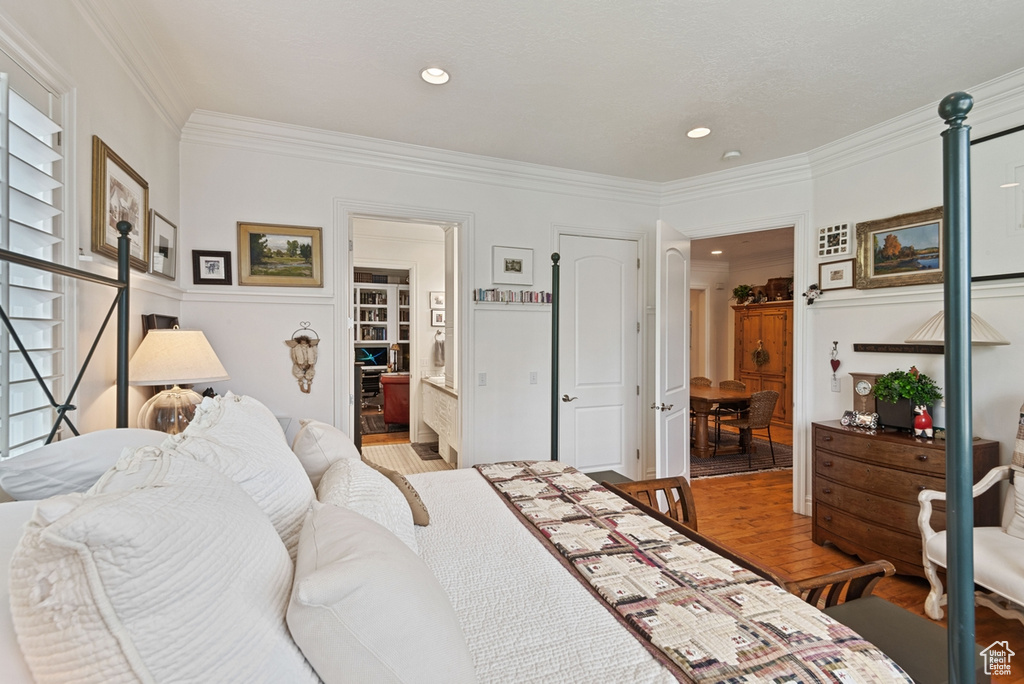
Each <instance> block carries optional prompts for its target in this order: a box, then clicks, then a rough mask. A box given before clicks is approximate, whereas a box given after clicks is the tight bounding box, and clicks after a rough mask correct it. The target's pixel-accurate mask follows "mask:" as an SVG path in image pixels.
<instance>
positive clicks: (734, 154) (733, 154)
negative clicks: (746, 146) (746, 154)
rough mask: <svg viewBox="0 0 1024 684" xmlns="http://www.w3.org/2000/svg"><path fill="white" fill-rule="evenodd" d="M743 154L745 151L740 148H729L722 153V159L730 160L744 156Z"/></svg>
mask: <svg viewBox="0 0 1024 684" xmlns="http://www.w3.org/2000/svg"><path fill="white" fill-rule="evenodd" d="M742 154H743V153H742V152H740V151H739V150H728V151H726V153H725V154H723V155H722V160H723V161H729V160H730V159H739V158H740V156H742Z"/></svg>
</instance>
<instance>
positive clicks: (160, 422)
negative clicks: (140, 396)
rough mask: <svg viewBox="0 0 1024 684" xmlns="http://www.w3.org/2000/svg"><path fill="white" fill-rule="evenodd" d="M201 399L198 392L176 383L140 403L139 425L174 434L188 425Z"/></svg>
mask: <svg viewBox="0 0 1024 684" xmlns="http://www.w3.org/2000/svg"><path fill="white" fill-rule="evenodd" d="M202 401H203V397H202V396H201V395H200V394H199V393H198V392H195V391H193V390H191V389H182V388H181V387H178V386H177V385H175V386H174V387H172V388H171V389H167V390H164V391H162V392H158V393H157V394H156V395H155V396H153V397H152V398H150V399H149V401H147V402H146V403H145V404H143V405H142V410H141V411H139V427H140V428H147V429H149V430H160V431H161V432H166V433H167V434H170V435H176V434H178V433H179V432H181V431H182V430H184V429H185V428H186V427H188V424H189V423H190V422H191V421H192V418H194V417H195V415H196V406H198V405H199V404H200V403H201V402H202Z"/></svg>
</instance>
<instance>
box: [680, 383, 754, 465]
mask: <svg viewBox="0 0 1024 684" xmlns="http://www.w3.org/2000/svg"><path fill="white" fill-rule="evenodd" d="M750 395H751V393H750V392H749V391H748V390H736V389H724V388H722V387H690V410H691V411H693V418H694V430H693V447H692V448H691V449H690V453H691V454H693V455H694V456H695V457H697V458H710V457H711V456H713V455H715V453H716V449H715V446H714V444H713V443H712V442H711V439H710V438H709V436H708V432H709V430H708V418H709V416H710V415H711V412H712V411H714V409H715V407H717V406H719V405H721V404H730V405H733V404H738V405H740V406H746V405H748V404H749V403H750ZM753 449H754V444H753V439H752V438H751V435H750V430H740V441H739V444H738V445H736V446H729V447H723V448H719V449H718V450H717V453H719V454H746V453H750V452H751V451H752V450H753Z"/></svg>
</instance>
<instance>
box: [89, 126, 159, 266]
mask: <svg viewBox="0 0 1024 684" xmlns="http://www.w3.org/2000/svg"><path fill="white" fill-rule="evenodd" d="M148 219H149V183H147V182H146V181H145V180H144V179H143V178H142V176H140V175H139V174H138V173H136V172H135V170H134V169H132V167H130V166H128V164H127V163H125V161H124V160H123V159H121V157H119V156H117V153H116V152H114V151H113V150H112V149H110V148H109V147H107V144H106V143H105V142H103V141H102V140H100V138H99V136H96V135H94V136H93V137H92V251H94V252H96V253H97V254H102V255H103V256H107V257H110V258H111V259H117V238H118V232H117V224H118V222H120V221H127V222H128V223H130V224H132V231H131V233H130V234H129V236H130V237H131V251H130V254H131V257H130V262H131V266H132V268H134V269H136V270H139V271H142V272H143V273H145V272H146V270H147V269H148V268H149V230H148V227H147V225H146V224H147V221H148Z"/></svg>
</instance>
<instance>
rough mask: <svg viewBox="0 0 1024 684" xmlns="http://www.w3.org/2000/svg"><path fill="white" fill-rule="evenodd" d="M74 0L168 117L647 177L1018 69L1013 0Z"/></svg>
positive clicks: (811, 139)
mask: <svg viewBox="0 0 1024 684" xmlns="http://www.w3.org/2000/svg"><path fill="white" fill-rule="evenodd" d="M78 2H79V5H80V6H84V7H86V8H92V11H96V12H98V13H100V14H102V15H103V16H104V17H106V18H107V19H106V21H107V23H111V22H112V23H116V24H117V25H118V26H119V27H120V29H121V31H122V33H123V34H125V35H127V36H128V37H129V39H130V41H129V42H133V43H134V47H132V46H129V47H128V48H127V49H129V50H131V51H133V52H134V53H135V55H136V57H137V58H138V59H140V60H142V61H149V62H151V64H149V65H148V66H147V68H146V69H145V70H144V71H145V73H148V74H150V75H153V74H156V75H157V76H156V78H158V79H159V80H162V81H166V83H162V84H161V85H160V86H159V90H161V91H162V92H167V93H173V94H174V95H173V96H174V97H175V98H177V99H178V100H180V104H181V111H186V112H191V111H192V110H193V109H196V108H199V109H207V110H213V111H217V112H224V113H229V114H235V115H240V116H246V117H255V118H260V119H267V120H272V121H277V122H282V123H287V124H296V125H301V126H310V127H314V128H320V129H328V130H332V131H340V132H344V133H351V134H356V135H362V136H369V137H373V138H381V139H386V140H394V141H399V142H404V143H412V144H416V145H422V146H427V147H435V148H441V149H445V150H452V151H457V152H465V153H471V154H476V155H485V156H490V157H498V158H503V159H509V160H516V161H521V162H529V163H534V164H544V165H550V166H555V167H563V168H568V169H575V170H580V171H588V172H596V173H601V174H609V175H614V176H622V177H627V178H633V179H641V180H649V181H670V180H676V179H681V178H687V177H691V176H696V175H700V174H705V173H709V172H713V171H718V170H722V169H725V168H730V167H733V166H736V165H737V164H747V163H751V162H758V161H765V160H770V159H775V158H780V157H785V156H789V155H793V154H800V153H804V152H808V151H810V150H813V149H815V148H817V147H820V146H821V145H824V144H826V143H829V142H832V141H835V140H837V139H840V138H842V137H845V136H847V135H850V134H853V133H855V132H857V131H861V130H863V129H865V128H868V127H870V126H872V125H874V124H878V123H881V122H883V121H886V120H888V119H891V118H893V117H895V116H898V115H900V114H903V113H906V112H909V111H911V110H914V109H917V108H919V107H924V106H934V105H935V104H937V102H938V101H939V100H940V99H941V98H942V97H943V96H945V95H946V94H948V93H949V92H951V91H954V90H959V89H965V88H969V87H971V86H975V85H978V84H980V83H983V82H985V81H987V80H990V79H992V78H994V77H996V76H999V75H1002V74H1005V73H1008V72H1010V71H1013V70H1016V69H1018V68H1021V67H1024V41H1022V40H1021V38H1020V26H1021V24H1022V22H1024V3H1021V2H1020V0H976V1H974V2H963V0H901V1H900V2H893V1H892V0H858V2H836V1H835V0H831V1H825V2H823V1H822V0H787V1H786V2H764V1H763V0H731V1H730V2H715V1H714V0H643V1H637V0H558V1H557V2H556V1H553V0H514V1H511V2H510V1H509V0H474V1H473V2H467V1H465V0H462V1H455V0H390V1H388V2H367V1H365V0H364V1H362V2H356V1H354V0H294V1H292V2H281V0H215V1H214V2H211V1H210V0H78ZM97 8H98V9H97ZM426 66H441V67H443V68H445V69H447V70H448V71H449V72H450V73H451V81H450V82H449V83H448V84H447V85H444V86H432V85H428V84H426V83H424V82H423V81H422V80H420V78H419V72H420V70H421V69H423V68H424V67H426ZM181 123H183V121H182V122H181ZM698 125H703V126H709V127H710V128H711V129H712V131H713V132H712V134H711V135H710V136H708V137H707V138H703V139H701V140H690V139H688V138H687V137H686V131H687V130H689V129H690V128H692V127H694V126H698ZM940 126H941V122H940V121H939V120H938V117H937V116H936V130H937V131H938V130H939V128H940ZM732 149H738V150H741V151H742V153H743V154H742V157H740V158H739V159H738V160H736V161H728V162H726V161H723V160H722V154H723V153H724V152H725V151H727V150H732Z"/></svg>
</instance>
